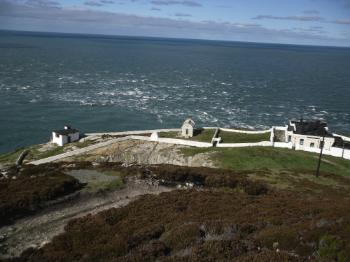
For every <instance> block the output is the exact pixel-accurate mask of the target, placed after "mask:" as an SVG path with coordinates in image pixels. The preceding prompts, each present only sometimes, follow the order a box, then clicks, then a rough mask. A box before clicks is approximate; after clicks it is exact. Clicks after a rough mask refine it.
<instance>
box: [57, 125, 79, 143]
mask: <svg viewBox="0 0 350 262" xmlns="http://www.w3.org/2000/svg"><path fill="white" fill-rule="evenodd" d="M79 138H80V134H79V131H78V130H76V129H73V128H71V127H70V126H65V127H64V129H61V130H56V131H53V132H52V143H55V144H57V145H59V146H64V145H65V144H68V143H71V142H75V141H78V140H79Z"/></svg>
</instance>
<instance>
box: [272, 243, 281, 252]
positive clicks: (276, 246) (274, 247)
mask: <svg viewBox="0 0 350 262" xmlns="http://www.w3.org/2000/svg"><path fill="white" fill-rule="evenodd" d="M278 245H279V243H278V242H274V243H273V244H272V248H273V249H276V250H277V249H278Z"/></svg>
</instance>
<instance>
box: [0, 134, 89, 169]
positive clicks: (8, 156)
mask: <svg viewBox="0 0 350 262" xmlns="http://www.w3.org/2000/svg"><path fill="white" fill-rule="evenodd" d="M93 143H94V142H93V141H91V140H86V141H84V142H75V143H70V144H67V145H65V146H57V145H52V146H51V147H49V148H48V149H46V150H42V148H43V147H44V146H45V145H46V144H43V145H34V146H28V147H23V148H19V149H17V150H15V151H13V152H9V153H5V154H0V164H7V165H13V164H15V163H16V161H17V159H18V157H19V156H20V154H21V153H22V152H23V151H25V150H29V154H28V156H27V157H26V158H25V160H26V161H34V160H38V159H43V158H47V157H51V156H56V155H59V154H62V153H64V152H67V151H69V150H72V149H74V148H84V147H87V146H90V145H92V144H93Z"/></svg>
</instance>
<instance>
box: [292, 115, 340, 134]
mask: <svg viewBox="0 0 350 262" xmlns="http://www.w3.org/2000/svg"><path fill="white" fill-rule="evenodd" d="M292 124H294V125H295V128H294V126H293V125H292ZM288 131H293V132H294V133H295V134H300V135H309V136H324V135H325V136H328V137H332V136H333V135H332V134H330V133H329V132H328V131H327V123H325V122H321V121H320V120H316V121H304V120H302V119H301V120H300V121H291V124H288Z"/></svg>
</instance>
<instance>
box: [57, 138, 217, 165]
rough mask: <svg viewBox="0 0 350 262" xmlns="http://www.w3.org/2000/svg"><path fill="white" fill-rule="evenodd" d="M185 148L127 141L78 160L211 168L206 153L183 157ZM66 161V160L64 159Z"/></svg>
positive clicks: (93, 152) (80, 157)
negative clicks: (182, 150)
mask: <svg viewBox="0 0 350 262" xmlns="http://www.w3.org/2000/svg"><path fill="white" fill-rule="evenodd" d="M183 148H186V146H180V145H172V144H165V143H157V142H147V141H137V140H128V141H121V142H118V143H115V144H112V145H109V146H107V147H104V148H99V149H97V150H95V151H92V152H89V154H88V155H86V156H79V160H87V161H96V162H124V163H138V164H150V165H153V164H172V165H180V166H202V167H203V166H204V167H213V166H214V164H213V163H212V161H211V160H210V157H209V154H208V153H203V154H196V155H194V156H185V155H184V154H183V153H182V152H181V149H183ZM64 160H65V161H67V159H64Z"/></svg>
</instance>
